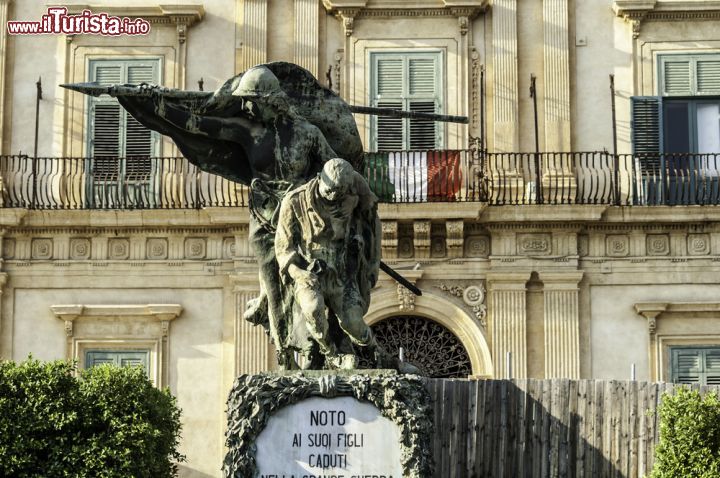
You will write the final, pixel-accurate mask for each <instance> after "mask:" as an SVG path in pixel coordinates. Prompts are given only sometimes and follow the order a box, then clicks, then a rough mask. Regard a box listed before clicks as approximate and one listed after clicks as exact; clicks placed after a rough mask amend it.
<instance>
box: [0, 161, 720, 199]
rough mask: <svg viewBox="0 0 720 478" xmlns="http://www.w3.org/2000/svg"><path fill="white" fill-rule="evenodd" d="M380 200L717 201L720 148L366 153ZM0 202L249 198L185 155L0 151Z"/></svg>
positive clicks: (367, 171) (369, 176)
mask: <svg viewBox="0 0 720 478" xmlns="http://www.w3.org/2000/svg"><path fill="white" fill-rule="evenodd" d="M365 163H366V164H365V170H364V174H365V177H366V178H367V180H368V182H369V184H370V187H371V189H372V190H373V191H374V192H375V193H376V194H377V196H378V197H379V198H380V201H381V202H385V203H425V202H443V203H445V202H449V203H452V202H481V203H487V204H489V205H491V206H492V205H528V204H550V205H558V204H605V205H621V206H653V205H719V204H720V180H719V177H720V154H704V155H700V154H672V155H670V154H668V155H617V156H614V155H612V154H610V153H607V152H573V153H537V154H536V153H485V152H481V151H477V150H452V151H450V150H443V151H396V152H382V153H366V160H365ZM0 174H1V175H2V207H5V208H29V209H194V208H203V207H244V206H247V197H248V195H247V192H248V191H247V187H245V186H242V185H239V184H235V183H232V182H230V181H228V180H225V179H223V178H221V177H219V176H216V175H213V174H209V173H205V172H203V171H200V170H199V169H198V168H196V167H195V166H193V165H191V164H190V163H189V162H188V161H187V160H185V159H184V158H148V157H140V158H31V157H28V156H22V155H15V156H0Z"/></svg>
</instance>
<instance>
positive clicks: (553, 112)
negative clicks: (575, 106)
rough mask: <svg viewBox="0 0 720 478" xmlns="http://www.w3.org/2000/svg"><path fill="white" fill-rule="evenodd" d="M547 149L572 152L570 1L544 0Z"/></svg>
mask: <svg viewBox="0 0 720 478" xmlns="http://www.w3.org/2000/svg"><path fill="white" fill-rule="evenodd" d="M543 24H544V26H545V28H544V32H543V36H544V44H545V51H544V61H543V65H544V79H545V92H544V93H545V99H544V105H545V107H544V109H545V150H546V151H572V145H571V141H570V139H571V130H570V128H571V126H570V47H569V44H568V42H569V36H570V30H569V26H568V0H543Z"/></svg>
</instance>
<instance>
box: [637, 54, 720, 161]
mask: <svg viewBox="0 0 720 478" xmlns="http://www.w3.org/2000/svg"><path fill="white" fill-rule="evenodd" d="M658 72H659V73H658V91H660V93H661V96H640V97H633V98H632V122H633V135H632V140H633V150H634V152H635V153H638V154H659V153H699V154H712V153H720V54H715V55H710V54H698V55H662V56H660V57H659V59H658Z"/></svg>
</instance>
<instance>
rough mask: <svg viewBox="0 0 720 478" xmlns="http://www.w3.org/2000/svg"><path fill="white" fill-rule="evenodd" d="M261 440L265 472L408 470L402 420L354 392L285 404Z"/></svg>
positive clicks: (300, 477) (296, 475) (375, 477)
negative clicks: (393, 418) (403, 451)
mask: <svg viewBox="0 0 720 478" xmlns="http://www.w3.org/2000/svg"><path fill="white" fill-rule="evenodd" d="M256 446H257V454H256V459H257V468H258V470H259V473H258V475H257V476H258V477H260V478H390V477H392V478H401V477H402V476H403V475H402V467H401V461H400V431H399V429H398V427H397V425H395V424H394V423H393V422H392V421H390V420H388V419H387V418H385V417H383V416H382V415H381V414H380V411H379V410H378V409H377V408H376V407H374V406H373V405H371V404H369V403H366V402H361V401H359V400H356V399H354V398H352V397H338V398H318V397H313V398H309V399H307V400H303V401H301V402H298V403H296V404H294V405H289V406H286V407H284V408H282V409H280V410H279V411H278V412H277V413H275V414H274V415H273V416H272V417H270V419H269V420H268V422H267V426H266V427H265V429H264V430H263V431H262V432H261V433H260V435H259V436H258V438H257V441H256Z"/></svg>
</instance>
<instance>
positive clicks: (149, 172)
mask: <svg viewBox="0 0 720 478" xmlns="http://www.w3.org/2000/svg"><path fill="white" fill-rule="evenodd" d="M159 72H160V61H159V60H158V59H143V60H140V59H123V60H116V59H113V60H105V59H103V60H91V61H90V64H89V80H90V81H94V82H97V83H100V84H101V85H113V84H128V83H129V84H135V85H137V84H141V83H152V84H157V83H158V82H159ZM88 101H89V104H88V114H89V117H88V125H89V128H88V138H87V143H88V147H87V151H88V152H89V154H88V159H87V161H86V165H85V171H86V172H87V174H88V176H87V190H86V197H87V202H88V206H89V207H94V208H103V209H115V208H143V207H152V206H154V205H156V204H157V198H156V197H155V194H154V189H155V188H154V183H155V180H156V179H157V178H156V177H155V176H156V175H155V174H154V173H155V170H156V165H155V160H154V159H153V158H154V157H156V156H158V155H159V147H160V136H159V134H157V133H155V132H153V131H151V130H149V129H147V128H145V127H144V126H142V125H141V124H140V123H139V122H138V121H137V120H136V119H135V118H133V117H132V116H131V115H129V114H128V113H127V112H126V111H125V110H124V109H123V108H122V106H120V104H119V103H118V102H117V100H116V99H115V98H110V97H108V96H102V97H99V98H93V97H91V98H90V99H89V100H88Z"/></svg>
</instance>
